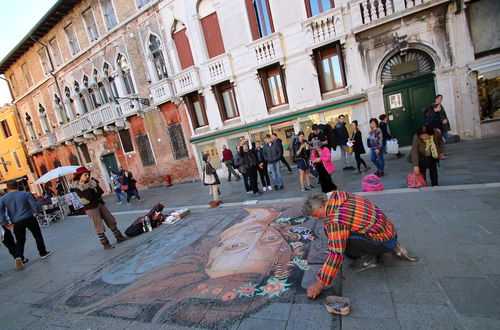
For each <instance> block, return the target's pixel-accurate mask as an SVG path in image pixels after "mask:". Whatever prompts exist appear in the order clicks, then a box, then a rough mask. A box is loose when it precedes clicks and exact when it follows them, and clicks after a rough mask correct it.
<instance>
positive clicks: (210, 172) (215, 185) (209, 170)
mask: <svg viewBox="0 0 500 330" xmlns="http://www.w3.org/2000/svg"><path fill="white" fill-rule="evenodd" d="M203 161H204V162H205V164H203V184H204V185H205V186H210V194H211V195H212V197H213V201H212V202H210V203H209V205H210V207H216V206H219V204H220V191H219V185H220V181H219V177H218V176H217V171H216V170H215V168H214V167H213V166H212V164H210V155H209V154H205V155H203Z"/></svg>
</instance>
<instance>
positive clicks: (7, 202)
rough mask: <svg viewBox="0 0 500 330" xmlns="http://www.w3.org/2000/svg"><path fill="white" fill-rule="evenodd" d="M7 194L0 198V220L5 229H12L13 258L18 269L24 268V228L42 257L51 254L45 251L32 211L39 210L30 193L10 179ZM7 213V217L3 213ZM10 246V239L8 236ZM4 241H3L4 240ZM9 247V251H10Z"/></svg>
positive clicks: (40, 232)
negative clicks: (21, 189) (13, 241)
mask: <svg viewBox="0 0 500 330" xmlns="http://www.w3.org/2000/svg"><path fill="white" fill-rule="evenodd" d="M6 185H7V194H5V195H4V196H2V197H1V198H0V222H1V224H2V226H4V228H5V229H7V230H12V231H13V232H14V236H15V237H16V242H15V253H14V260H15V266H16V268H17V269H18V270H23V269H24V263H25V262H27V261H28V260H27V259H26V258H25V257H24V244H25V243H26V229H28V230H29V231H30V232H31V234H32V235H33V238H34V239H35V242H36V247H37V249H38V253H39V254H40V257H41V258H42V259H45V258H47V257H48V256H50V255H51V254H52V251H47V249H46V247H45V242H44V240H43V235H42V231H41V230H40V226H39V225H38V221H37V220H36V218H35V217H34V216H33V213H38V212H41V211H42V210H41V208H40V204H38V203H37V202H36V200H35V198H34V197H33V195H31V194H30V193H27V192H25V191H19V184H18V182H17V181H15V180H12V181H9V182H7V184H6ZM6 214H7V215H8V217H9V218H8V219H7V217H6V216H5V215H6ZM7 235H8V234H7ZM8 240H9V241H8V244H10V246H11V248H12V241H11V240H10V237H9V238H8ZM4 242H5V241H4ZM11 248H10V249H9V251H11Z"/></svg>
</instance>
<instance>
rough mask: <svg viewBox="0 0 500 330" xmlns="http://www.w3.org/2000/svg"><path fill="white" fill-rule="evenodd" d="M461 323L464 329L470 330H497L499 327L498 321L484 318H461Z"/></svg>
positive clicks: (499, 320) (499, 321)
mask: <svg viewBox="0 0 500 330" xmlns="http://www.w3.org/2000/svg"><path fill="white" fill-rule="evenodd" d="M462 323H463V324H464V326H465V328H466V329H470V330H483V329H498V328H499V327H500V319H491V318H486V317H473V316H462Z"/></svg>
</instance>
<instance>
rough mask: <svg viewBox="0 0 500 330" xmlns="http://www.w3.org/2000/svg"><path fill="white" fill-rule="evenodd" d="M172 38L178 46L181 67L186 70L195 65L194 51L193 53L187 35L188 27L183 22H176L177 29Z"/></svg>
mask: <svg viewBox="0 0 500 330" xmlns="http://www.w3.org/2000/svg"><path fill="white" fill-rule="evenodd" d="M172 38H173V39H174V43H175V48H177V55H178V56H179V62H180V64H181V69H183V70H184V69H186V68H189V67H190V66H193V65H194V60H193V53H191V46H190V45H189V39H188V37H187V35H186V27H185V26H184V24H182V22H179V21H176V22H175V29H174V33H173V35H172Z"/></svg>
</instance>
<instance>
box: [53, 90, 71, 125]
mask: <svg viewBox="0 0 500 330" xmlns="http://www.w3.org/2000/svg"><path fill="white" fill-rule="evenodd" d="M54 109H55V110H56V116H57V121H58V122H59V124H64V123H66V122H68V118H67V117H66V112H64V107H63V105H62V102H61V98H60V97H59V96H58V95H57V94H54Z"/></svg>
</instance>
